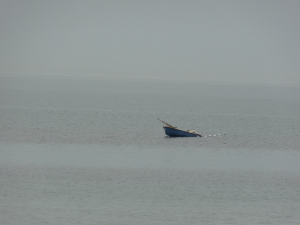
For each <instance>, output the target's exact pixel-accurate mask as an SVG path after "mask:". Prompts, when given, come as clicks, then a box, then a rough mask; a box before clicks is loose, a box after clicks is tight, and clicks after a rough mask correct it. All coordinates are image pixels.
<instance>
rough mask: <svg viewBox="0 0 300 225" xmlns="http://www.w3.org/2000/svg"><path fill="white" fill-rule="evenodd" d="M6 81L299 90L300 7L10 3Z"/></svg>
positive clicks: (2, 53) (267, 3) (261, 1)
mask: <svg viewBox="0 0 300 225" xmlns="http://www.w3.org/2000/svg"><path fill="white" fill-rule="evenodd" d="M0 34H1V39H0V74H35V75H76V76H101V77H134V78H163V79H187V80H198V81H217V82H247V83H248V82H251V83H283V84H300V1H299V0H249V1H242V0H236V1H230V0H216V1H213V0H208V1H200V0H199V1H187V0H185V1H176V0H168V1H164V0H158V1H155V0H151V1H149V0H147V1H143V0H140V1H132V0H128V1H125V0H120V1H114V0H108V1H88V0H82V1H79V0H58V1H55V0H52V1H42V0H36V1H31V0H18V1H17V0H1V1H0Z"/></svg>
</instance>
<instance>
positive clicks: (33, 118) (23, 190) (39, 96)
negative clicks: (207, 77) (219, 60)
mask: <svg viewBox="0 0 300 225" xmlns="http://www.w3.org/2000/svg"><path fill="white" fill-rule="evenodd" d="M299 96H300V88H299V87H291V86H262V85H233V84H203V83H192V82H190V83H189V82H167V81H141V80H129V79H128V80H110V79H92V78H89V79H88V78H86V79H79V78H58V77H57V78H37V77H23V78H22V77H5V76H1V77H0V115H1V116H0V177H1V183H0V201H1V205H0V214H1V217H0V222H1V224H46V223H47V224H299V222H300V216H299V215H300V210H299V209H300V195H299V193H300V166H299V165H300V164H299V161H300V151H299V150H300V148H299V146H300V137H299V131H300V114H299V112H300V101H299ZM157 117H159V118H160V119H162V120H165V121H166V122H168V123H170V124H172V125H174V126H177V127H179V128H181V129H186V130H187V129H196V131H198V132H199V133H201V134H203V135H209V134H219V133H222V134H226V135H224V136H219V137H209V138H168V137H166V136H165V134H164V130H163V129H162V124H161V123H160V122H159V121H158V120H157V119H156V118H157Z"/></svg>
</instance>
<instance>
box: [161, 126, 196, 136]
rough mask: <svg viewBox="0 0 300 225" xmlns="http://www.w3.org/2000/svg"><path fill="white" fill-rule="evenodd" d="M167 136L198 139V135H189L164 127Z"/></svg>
mask: <svg viewBox="0 0 300 225" xmlns="http://www.w3.org/2000/svg"><path fill="white" fill-rule="evenodd" d="M164 129H165V132H166V135H168V136H170V137H197V136H198V135H197V134H193V133H189V132H186V131H183V130H178V129H174V128H171V127H164Z"/></svg>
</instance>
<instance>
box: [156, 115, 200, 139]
mask: <svg viewBox="0 0 300 225" xmlns="http://www.w3.org/2000/svg"><path fill="white" fill-rule="evenodd" d="M157 119H158V118H157ZM158 120H159V121H160V122H162V123H164V124H165V125H166V126H164V127H163V128H164V130H165V133H166V135H168V136H170V137H202V136H201V135H200V134H198V133H197V132H196V131H195V130H187V131H184V130H180V129H177V127H174V126H172V125H170V124H168V123H166V122H164V121H162V120H160V119H158Z"/></svg>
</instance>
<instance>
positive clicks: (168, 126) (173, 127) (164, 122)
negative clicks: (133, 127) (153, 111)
mask: <svg viewBox="0 0 300 225" xmlns="http://www.w3.org/2000/svg"><path fill="white" fill-rule="evenodd" d="M157 119H158V118H157ZM158 120H159V121H160V122H162V123H164V124H166V125H167V126H168V127H171V128H176V127H173V126H172V125H170V124H168V123H166V122H164V121H162V120H160V119H158Z"/></svg>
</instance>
